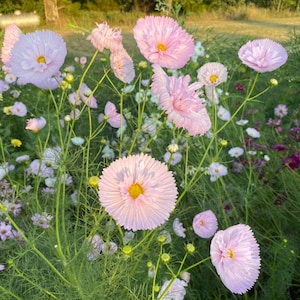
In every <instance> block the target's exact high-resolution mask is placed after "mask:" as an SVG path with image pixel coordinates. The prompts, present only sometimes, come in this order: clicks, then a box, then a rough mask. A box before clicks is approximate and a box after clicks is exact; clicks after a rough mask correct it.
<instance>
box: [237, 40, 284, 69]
mask: <svg viewBox="0 0 300 300" xmlns="http://www.w3.org/2000/svg"><path fill="white" fill-rule="evenodd" d="M238 56H239V58H240V60H241V61H242V63H243V64H245V65H247V66H248V67H249V68H251V69H253V70H255V71H256V72H260V73H264V72H271V71H274V70H276V69H278V68H279V67H281V66H282V65H283V64H285V63H286V61H287V59H288V54H287V52H286V50H285V49H284V47H283V46H282V45H281V44H279V43H276V42H274V41H272V40H270V39H258V40H254V41H249V42H247V43H246V44H245V45H243V46H242V47H241V48H240V50H239V52H238Z"/></svg>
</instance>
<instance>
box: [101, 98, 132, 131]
mask: <svg viewBox="0 0 300 300" xmlns="http://www.w3.org/2000/svg"><path fill="white" fill-rule="evenodd" d="M105 117H106V118H107V122H108V124H109V125H110V126H111V127H114V128H120V127H121V126H123V127H124V126H126V121H125V118H124V117H123V116H122V115H121V114H119V113H117V109H116V106H115V104H114V103H112V102H110V101H108V102H107V103H106V105H105V109H104V116H103V114H101V115H99V117H98V121H101V119H104V118H105Z"/></svg>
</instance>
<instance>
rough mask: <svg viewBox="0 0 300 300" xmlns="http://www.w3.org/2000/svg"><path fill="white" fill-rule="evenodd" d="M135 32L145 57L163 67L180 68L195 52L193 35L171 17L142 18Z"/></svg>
mask: <svg viewBox="0 0 300 300" xmlns="http://www.w3.org/2000/svg"><path fill="white" fill-rule="evenodd" d="M133 34H134V38H135V40H136V42H137V45H138V47H139V49H140V51H141V53H142V54H143V55H144V57H145V58H146V59H147V60H148V61H150V62H151V63H155V64H159V65H160V66H161V67H166V68H169V69H180V68H182V67H183V66H184V65H185V64H186V63H187V62H188V60H189V59H190V58H191V56H193V55H194V53H195V45H194V40H193V37H192V36H191V35H189V34H188V33H187V32H186V31H185V30H183V29H182V28H181V27H180V26H179V25H178V23H177V22H176V21H175V20H173V19H172V18H169V17H162V16H155V17H154V16H146V17H145V18H140V19H139V20H138V21H137V23H136V26H135V27H134V29H133Z"/></svg>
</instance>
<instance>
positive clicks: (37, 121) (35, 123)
mask: <svg viewBox="0 0 300 300" xmlns="http://www.w3.org/2000/svg"><path fill="white" fill-rule="evenodd" d="M46 123H47V121H46V119H45V118H44V117H40V118H33V119H29V120H28V121H27V125H26V127H25V129H28V130H31V131H33V132H38V131H40V130H41V129H42V128H44V127H45V125H46Z"/></svg>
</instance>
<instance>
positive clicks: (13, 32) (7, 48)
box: [1, 24, 22, 65]
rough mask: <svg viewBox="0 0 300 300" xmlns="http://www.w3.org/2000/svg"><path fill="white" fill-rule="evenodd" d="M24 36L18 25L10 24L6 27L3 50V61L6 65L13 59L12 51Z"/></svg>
mask: <svg viewBox="0 0 300 300" xmlns="http://www.w3.org/2000/svg"><path fill="white" fill-rule="evenodd" d="M21 35H22V32H21V30H20V28H19V27H18V26H17V25H16V24H10V25H8V26H6V27H5V31H4V40H3V46H2V50H1V60H2V62H3V64H4V65H6V64H7V63H8V62H9V60H10V57H11V49H12V48H13V46H14V44H15V43H16V42H17V40H18V39H19V37H20V36H21Z"/></svg>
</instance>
